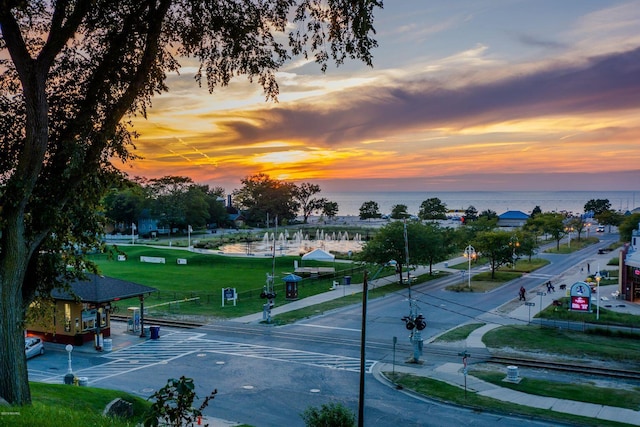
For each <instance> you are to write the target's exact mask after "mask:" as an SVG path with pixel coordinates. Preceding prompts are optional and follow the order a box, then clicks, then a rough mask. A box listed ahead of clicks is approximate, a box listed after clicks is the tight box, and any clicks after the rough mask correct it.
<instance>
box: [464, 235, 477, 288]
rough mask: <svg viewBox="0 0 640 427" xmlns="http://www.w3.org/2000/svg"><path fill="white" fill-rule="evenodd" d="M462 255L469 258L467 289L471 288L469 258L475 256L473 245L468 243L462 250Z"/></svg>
mask: <svg viewBox="0 0 640 427" xmlns="http://www.w3.org/2000/svg"><path fill="white" fill-rule="evenodd" d="M464 256H466V257H467V258H468V259H469V274H467V286H468V288H469V289H471V258H472V257H473V258H475V256H476V250H475V249H474V248H473V246H471V245H469V246H467V247H466V249H465V250H464Z"/></svg>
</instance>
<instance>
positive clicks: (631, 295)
mask: <svg viewBox="0 0 640 427" xmlns="http://www.w3.org/2000/svg"><path fill="white" fill-rule="evenodd" d="M639 249H640V224H638V230H633V232H632V234H631V242H630V243H629V244H628V245H625V247H624V248H623V249H622V250H621V251H620V283H619V285H620V294H621V297H622V298H623V299H625V300H627V301H632V302H638V301H640V250H639Z"/></svg>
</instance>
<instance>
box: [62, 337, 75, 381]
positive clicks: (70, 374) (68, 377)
mask: <svg viewBox="0 0 640 427" xmlns="http://www.w3.org/2000/svg"><path fill="white" fill-rule="evenodd" d="M64 349H65V350H67V353H68V354H69V367H68V369H67V374H66V375H65V376H64V383H65V384H68V385H70V384H73V380H74V377H75V375H73V371H72V370H71V352H72V351H73V346H72V345H71V344H67V346H66V347H65V348H64Z"/></svg>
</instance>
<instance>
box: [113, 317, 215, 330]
mask: <svg viewBox="0 0 640 427" xmlns="http://www.w3.org/2000/svg"><path fill="white" fill-rule="evenodd" d="M111 320H112V321H114V322H126V321H127V320H128V317H127V316H123V315H121V314H112V315H111ZM144 323H145V324H146V325H157V326H167V327H171V328H185V329H191V328H200V327H202V326H205V325H206V323H199V322H187V321H182V320H168V319H156V318H148V317H145V318H144Z"/></svg>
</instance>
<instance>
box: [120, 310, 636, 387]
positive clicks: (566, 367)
mask: <svg viewBox="0 0 640 427" xmlns="http://www.w3.org/2000/svg"><path fill="white" fill-rule="evenodd" d="M111 320H112V321H120V322H126V321H127V316H122V315H117V314H112V315H111ZM145 324H147V325H157V326H165V327H171V328H185V329H195V328H203V329H205V330H207V331H219V332H224V333H230V334H234V335H237V334H243V335H254V336H264V335H265V334H268V335H271V336H273V337H278V338H284V339H289V340H296V341H305V342H312V343H316V344H317V343H319V342H322V343H330V344H339V345H343V346H345V347H359V346H360V340H359V339H350V338H344V337H335V336H331V335H317V334H314V335H312V336H311V335H307V334H300V333H295V332H288V331H283V330H277V329H265V328H263V327H256V326H246V325H240V324H238V325H231V324H224V325H217V324H206V323H202V322H194V321H183V320H173V319H158V318H145ZM367 347H368V348H369V349H378V350H388V351H391V349H392V345H391V343H390V342H386V341H380V340H371V339H369V340H367ZM396 351H397V352H399V353H400V352H409V353H410V352H411V351H412V346H411V345H409V344H408V343H398V344H397V346H396ZM482 353H483V354H477V353H476V354H473V352H472V354H471V358H472V359H471V360H473V361H481V362H485V363H496V364H501V365H515V366H518V367H522V368H525V367H526V368H535V369H546V370H550V371H557V372H565V373H578V374H581V375H595V376H603V377H609V378H618V379H628V380H638V381H640V372H638V371H632V370H625V369H617V368H611V367H603V366H585V365H584V364H580V365H576V363H575V362H574V363H564V362H556V361H549V360H541V359H530V358H523V357H506V356H494V355H490V353H489V352H488V351H486V352H482ZM423 354H424V356H425V358H428V357H429V356H434V357H446V358H450V359H451V360H458V359H459V356H460V355H459V349H457V348H453V347H448V346H438V345H432V344H430V345H425V346H424V348H423Z"/></svg>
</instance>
